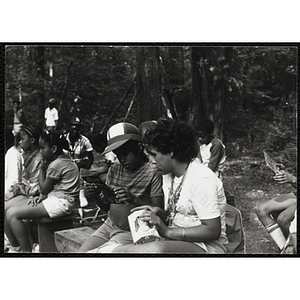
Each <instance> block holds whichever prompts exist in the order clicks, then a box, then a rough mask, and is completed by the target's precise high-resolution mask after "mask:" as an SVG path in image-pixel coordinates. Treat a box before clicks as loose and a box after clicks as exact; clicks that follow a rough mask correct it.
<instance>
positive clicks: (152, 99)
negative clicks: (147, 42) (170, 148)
mask: <svg viewBox="0 0 300 300" xmlns="http://www.w3.org/2000/svg"><path fill="white" fill-rule="evenodd" d="M137 62H138V63H137V105H138V109H139V110H138V111H139V120H138V121H139V123H141V122H144V121H147V120H152V119H158V118H159V117H160V116H161V115H162V100H161V70H160V62H159V47H137Z"/></svg>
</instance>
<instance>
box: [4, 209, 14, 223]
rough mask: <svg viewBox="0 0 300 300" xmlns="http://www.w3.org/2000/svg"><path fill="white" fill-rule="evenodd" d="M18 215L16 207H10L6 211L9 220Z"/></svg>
mask: <svg viewBox="0 0 300 300" xmlns="http://www.w3.org/2000/svg"><path fill="white" fill-rule="evenodd" d="M15 216H16V210H15V209H14V207H13V206H12V207H10V208H8V209H7V210H6V211H5V217H6V219H7V220H11V219H13V218H14V217H15Z"/></svg>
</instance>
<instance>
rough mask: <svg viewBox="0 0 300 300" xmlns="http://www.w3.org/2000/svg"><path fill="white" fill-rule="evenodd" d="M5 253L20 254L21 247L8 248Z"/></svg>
mask: <svg viewBox="0 0 300 300" xmlns="http://www.w3.org/2000/svg"><path fill="white" fill-rule="evenodd" d="M7 253H21V246H18V247H13V246H10V247H9V250H8V251H7Z"/></svg>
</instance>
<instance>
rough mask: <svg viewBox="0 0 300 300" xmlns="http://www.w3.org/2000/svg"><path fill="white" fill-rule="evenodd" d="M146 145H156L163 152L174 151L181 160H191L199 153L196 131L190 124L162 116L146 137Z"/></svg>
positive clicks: (174, 155) (175, 155)
mask: <svg viewBox="0 0 300 300" xmlns="http://www.w3.org/2000/svg"><path fill="white" fill-rule="evenodd" d="M144 143H145V144H146V146H148V147H149V146H150V147H154V148H155V149H157V151H158V152H160V153H162V154H168V153H173V157H174V159H176V160H177V161H179V162H189V161H191V160H192V159H194V158H195V157H196V156H197V154H198V147H197V138H196V135H195V131H194V130H193V128H192V127H190V126H189V125H187V124H185V123H182V122H179V121H176V120H173V119H169V118H160V119H159V120H158V121H157V124H156V125H155V126H153V127H152V128H151V129H150V130H148V131H147V132H146V134H145V137H144Z"/></svg>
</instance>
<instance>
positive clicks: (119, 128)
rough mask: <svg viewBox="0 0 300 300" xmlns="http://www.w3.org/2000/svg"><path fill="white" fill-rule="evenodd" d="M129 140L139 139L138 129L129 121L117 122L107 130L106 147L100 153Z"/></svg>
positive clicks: (111, 149)
mask: <svg viewBox="0 0 300 300" xmlns="http://www.w3.org/2000/svg"><path fill="white" fill-rule="evenodd" d="M129 140H133V141H138V142H140V141H141V137H140V135H139V130H138V128H137V127H136V126H134V125H133V124H130V123H118V124H115V125H113V126H112V127H110V128H109V129H108V131H107V147H106V148H105V150H104V152H102V154H101V155H103V154H106V153H108V152H110V151H113V150H115V149H117V148H119V147H121V146H122V145H124V144H125V143H126V142H128V141H129Z"/></svg>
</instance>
